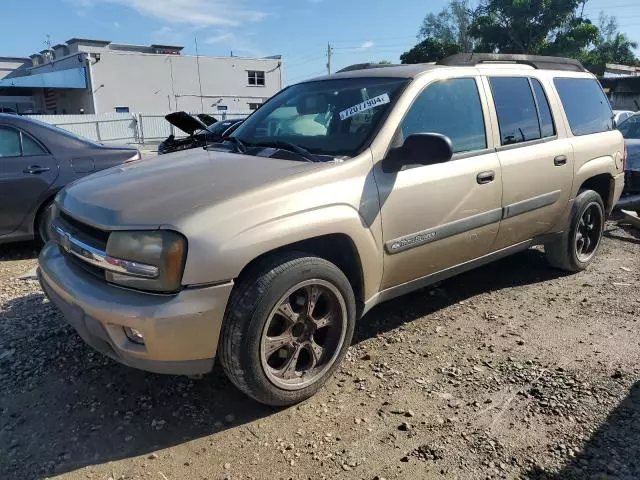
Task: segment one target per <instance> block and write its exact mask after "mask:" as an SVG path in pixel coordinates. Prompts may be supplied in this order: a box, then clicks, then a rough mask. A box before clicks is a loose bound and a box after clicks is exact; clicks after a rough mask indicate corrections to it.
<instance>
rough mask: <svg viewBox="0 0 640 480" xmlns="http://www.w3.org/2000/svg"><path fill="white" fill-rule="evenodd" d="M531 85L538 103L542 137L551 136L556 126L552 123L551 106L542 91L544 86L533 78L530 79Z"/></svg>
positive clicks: (554, 132)
mask: <svg viewBox="0 0 640 480" xmlns="http://www.w3.org/2000/svg"><path fill="white" fill-rule="evenodd" d="M531 86H532V87H533V93H534V94H535V96H536V103H537V104H538V113H539V114H540V129H541V130H542V137H543V138H547V137H553V136H554V135H555V134H556V128H555V126H554V125H553V115H551V108H550V107H549V101H548V100H547V95H546V94H545V93H544V88H542V84H541V83H540V82H539V81H538V80H537V79H535V78H532V79H531Z"/></svg>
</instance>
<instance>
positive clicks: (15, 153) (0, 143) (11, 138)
mask: <svg viewBox="0 0 640 480" xmlns="http://www.w3.org/2000/svg"><path fill="white" fill-rule="evenodd" d="M20 155H21V151H20V132H19V131H18V130H16V129H15V128H11V127H2V126H0V157H19V156H20Z"/></svg>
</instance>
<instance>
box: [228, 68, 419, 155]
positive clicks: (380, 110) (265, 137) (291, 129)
mask: <svg viewBox="0 0 640 480" xmlns="http://www.w3.org/2000/svg"><path fill="white" fill-rule="evenodd" d="M407 81H408V80H407V79H397V78H348V79H336V80H323V81H318V82H309V83H301V84H298V85H293V86H291V87H289V88H287V89H285V90H283V91H282V92H280V93H279V94H278V95H276V96H275V97H273V98H272V99H271V100H269V101H268V102H267V103H265V104H264V105H263V106H262V107H260V109H259V110H257V111H256V112H255V113H254V114H253V115H251V116H250V117H249V118H248V119H247V120H246V121H245V122H244V123H243V124H242V125H241V126H240V127H239V128H238V129H237V130H236V131H235V132H234V133H233V135H232V136H233V137H236V138H237V139H239V140H241V141H242V142H243V143H245V144H247V145H249V146H251V145H256V144H269V143H272V144H273V143H279V144H282V143H283V142H287V143H289V144H294V145H297V146H299V147H302V148H304V149H306V150H308V151H309V152H311V153H313V154H317V155H329V156H331V157H335V156H348V157H352V156H355V155H357V154H358V153H360V152H361V151H362V149H363V148H364V147H366V146H367V145H368V142H369V141H370V140H371V139H372V138H373V136H374V135H375V133H376V131H377V129H378V127H379V125H380V124H381V122H382V120H383V119H384V118H385V117H386V115H387V113H388V112H389V110H390V109H391V107H392V106H393V105H394V104H395V102H396V100H397V99H398V97H399V95H400V93H401V91H402V88H403V87H404V85H406V83H407Z"/></svg>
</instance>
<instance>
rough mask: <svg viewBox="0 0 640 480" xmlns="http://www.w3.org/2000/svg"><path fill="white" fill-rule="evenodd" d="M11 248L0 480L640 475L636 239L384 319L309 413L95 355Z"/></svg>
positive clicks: (491, 274) (492, 269)
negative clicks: (579, 265)
mask: <svg viewBox="0 0 640 480" xmlns="http://www.w3.org/2000/svg"><path fill="white" fill-rule="evenodd" d="M34 265H35V253H34V251H33V249H32V247H31V246H28V245H27V246H25V245H19V246H5V247H0V478H1V479H33V478H53V477H55V478H64V479H74V480H75V479H85V478H91V479H102V480H107V479H110V480H117V479H159V480H174V479H199V480H204V479H208V480H217V479H224V478H227V479H307V478H309V479H323V478H326V479H365V480H372V479H378V480H380V479H383V478H385V479H396V478H397V479H431V478H447V479H448V478H457V479H484V478H509V479H513V478H525V479H554V480H556V479H558V480H559V479H565V478H576V479H589V478H594V479H605V478H607V479H611V478H619V479H637V478H640V324H639V323H640V322H639V321H638V319H639V318H640V286H639V285H640V283H639V280H640V234H639V232H638V231H637V230H635V231H634V230H633V229H631V228H630V227H624V226H619V225H616V224H613V223H610V224H608V225H607V232H606V238H605V239H604V243H603V245H602V248H601V250H600V253H599V254H598V256H597V259H596V260H595V262H594V264H593V265H592V266H591V268H589V269H588V270H587V271H586V272H583V273H580V274H577V275H572V276H566V275H564V274H562V273H560V272H558V271H555V270H552V269H550V268H548V267H547V266H546V264H545V262H544V259H543V255H542V253H541V251H539V250H530V251H527V252H524V253H521V254H518V255H516V256H513V257H511V258H508V259H505V260H503V261H500V262H498V263H495V264H492V265H489V266H487V267H484V268H481V269H479V270H476V271H473V272H470V273H467V274H464V275H461V276H459V277H456V278H454V279H451V280H448V281H446V282H443V283H441V284H440V285H438V286H436V287H434V288H429V289H425V290H421V291H419V292H416V293H413V294H411V295H408V296H405V297H402V298H399V299H397V300H394V301H391V302H388V303H386V304H384V305H381V306H379V307H377V308H376V309H375V310H373V311H372V312H371V313H370V314H368V315H367V316H366V317H365V318H363V319H362V321H361V322H360V323H359V325H358V327H357V329H356V339H355V341H354V344H353V346H352V347H351V349H350V352H349V355H348V358H347V359H346V361H345V362H344V364H343V366H342V368H341V369H340V370H339V371H338V373H337V374H336V375H335V377H334V378H332V379H331V380H330V381H329V382H328V383H327V385H326V386H325V388H323V389H322V390H321V392H320V393H319V394H318V395H317V396H315V397H314V398H312V399H310V400H308V401H307V402H305V403H303V404H301V405H299V406H296V407H292V408H288V409H272V408H268V407H264V406H261V405H259V404H257V403H255V402H253V401H251V400H249V399H248V398H246V397H244V396H243V395H242V394H241V393H239V392H238V391H237V390H236V389H235V388H233V386H232V385H231V384H230V383H229V382H228V381H227V380H226V379H225V378H224V375H223V374H222V372H221V371H220V369H219V368H216V370H215V371H214V373H212V374H211V375H208V376H206V377H205V378H204V379H202V380H199V381H194V380H190V379H187V378H174V377H165V376H160V375H153V374H147V373H144V372H140V371H136V370H133V369H130V368H127V367H124V366H120V365H118V364H116V363H114V362H112V361H111V360H108V359H106V358H105V357H103V356H101V355H100V354H98V353H94V352H93V351H91V350H90V349H89V348H88V347H86V346H85V345H84V344H83V343H82V341H81V340H80V339H79V337H78V336H77V335H76V334H75V333H74V331H73V330H72V329H71V328H69V327H67V326H66V325H65V323H64V322H63V320H62V318H61V317H60V315H59V314H58V313H57V312H56V310H55V309H54V308H53V307H52V306H51V305H50V304H49V303H48V302H47V301H46V300H45V298H44V296H43V294H42V292H41V290H40V288H39V286H38V284H37V282H34V281H25V280H17V279H16V277H17V276H19V275H20V274H22V273H24V272H25V271H27V270H29V269H30V268H32V267H33V266H34Z"/></svg>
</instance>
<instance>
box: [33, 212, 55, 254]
mask: <svg viewBox="0 0 640 480" xmlns="http://www.w3.org/2000/svg"><path fill="white" fill-rule="evenodd" d="M52 216H53V202H49V203H48V204H46V205H45V206H44V207H42V208H41V209H40V213H38V217H37V218H36V240H38V241H39V242H40V243H41V244H42V245H44V244H45V243H47V242H48V241H49V239H50V238H51V220H52Z"/></svg>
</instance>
